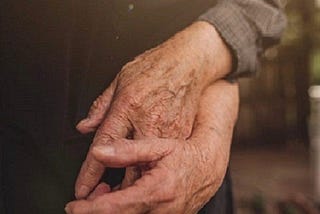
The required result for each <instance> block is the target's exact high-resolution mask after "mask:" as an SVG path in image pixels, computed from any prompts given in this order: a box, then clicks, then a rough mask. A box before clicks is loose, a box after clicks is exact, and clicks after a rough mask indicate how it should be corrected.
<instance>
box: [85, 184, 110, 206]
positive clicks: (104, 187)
mask: <svg viewBox="0 0 320 214" xmlns="http://www.w3.org/2000/svg"><path fill="white" fill-rule="evenodd" d="M109 192H111V187H110V186H109V185H108V184H106V183H104V182H102V183H100V184H99V185H98V186H97V187H96V188H95V189H94V190H93V192H92V193H90V195H89V196H88V198H87V200H89V201H93V200H94V199H96V198H97V197H99V196H101V195H104V194H105V193H109Z"/></svg>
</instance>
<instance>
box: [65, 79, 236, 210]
mask: <svg viewBox="0 0 320 214" xmlns="http://www.w3.org/2000/svg"><path fill="white" fill-rule="evenodd" d="M237 112H238V87H237V85H236V84H233V85H232V84H230V83H226V82H223V81H220V82H218V83H216V84H214V85H213V86H210V87H209V88H208V89H207V90H206V91H205V93H204V94H203V96H202V97H201V101H200V106H199V112H198V114H197V117H196V121H195V125H194V129H193V132H192V135H191V137H190V138H189V139H188V140H185V141H183V142H182V140H174V139H173V140H172V139H171V140H170V139H156V138H150V139H145V140H125V139H121V140H115V142H114V143H113V144H112V145H104V146H101V145H97V146H94V147H93V148H92V153H93V155H94V157H95V158H96V159H97V160H99V161H100V162H101V163H103V164H104V165H105V166H110V167H127V166H132V165H136V164H144V165H146V166H147V167H148V168H149V169H148V170H146V171H145V173H144V174H143V175H142V177H141V178H140V179H138V180H137V181H136V182H135V183H134V185H132V186H130V187H128V188H126V189H123V190H119V191H115V192H111V193H106V194H96V195H95V197H92V200H91V201H89V200H79V201H74V202H71V203H69V204H68V205H67V206H66V212H67V213H68V214H87V213H95V214H99V213H196V212H197V211H198V210H200V209H201V207H202V206H203V205H204V204H205V203H206V202H207V201H208V200H209V199H210V198H211V197H212V196H213V195H214V193H215V192H216V191H217V190H218V188H219V186H220V185H221V182H222V180H223V178H224V175H225V172H226V168H227V165H228V160H229V150H230V142H231V137H232V131H233V126H234V124H235V121H236V118H237Z"/></svg>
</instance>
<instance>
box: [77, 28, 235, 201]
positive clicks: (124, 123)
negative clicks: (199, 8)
mask: <svg viewBox="0 0 320 214" xmlns="http://www.w3.org/2000/svg"><path fill="white" fill-rule="evenodd" d="M215 59H219V60H215ZM230 66H231V56H230V53H229V51H228V49H227V47H226V46H225V44H224V43H223V42H222V40H221V38H220V37H219V35H218V33H217V32H216V31H215V29H214V28H213V27H212V26H211V25H209V24H208V23H205V22H196V23H194V24H193V25H191V26H190V27H188V28H186V29H185V30H184V31H182V32H180V33H178V34H177V35H175V36H174V37H173V38H171V39H170V40H168V41H167V42H165V43H163V44H161V45H160V46H158V47H156V48H154V49H152V50H149V51H147V52H145V53H143V54H142V55H140V56H138V57H137V58H136V59H135V60H134V61H132V62H130V63H128V64H127V65H125V66H124V67H123V69H122V70H121V72H120V73H119V75H118V76H117V78H116V79H115V80H114V81H113V82H112V84H111V86H110V87H109V88H108V89H106V91H105V92H104V93H103V94H102V95H101V96H100V97H99V98H98V99H97V100H96V101H95V102H94V104H93V106H92V107H91V110H90V112H89V115H88V118H86V119H85V120H83V121H81V122H80V123H79V124H78V126H77V128H78V129H79V130H80V131H81V132H82V133H88V132H91V131H94V130H95V129H96V128H97V127H98V126H99V125H100V127H99V129H98V130H97V133H96V136H95V138H94V141H93V143H92V147H94V146H97V145H106V144H111V143H112V142H113V140H114V139H121V138H132V137H133V138H134V139H142V138H146V137H160V138H171V139H187V138H188V137H189V136H190V133H191V130H192V126H193V122H194V118H195V115H196V113H197V111H198V103H199V99H200V96H201V93H202V92H203V90H204V89H205V88H207V87H208V85H209V84H210V83H212V82H213V81H215V80H216V79H219V78H221V77H223V76H224V75H225V74H226V73H228V72H229V71H230ZM104 170H105V166H104V165H103V164H102V163H101V162H99V161H98V160H96V159H95V158H94V156H93V155H92V149H90V151H89V152H88V155H87V158H86V160H85V162H84V163H83V165H82V168H81V170H80V173H79V177H78V179H77V182H76V188H75V189H76V191H75V192H76V198H78V199H79V198H85V197H87V196H88V194H89V193H90V192H91V191H92V190H93V188H94V187H95V186H96V185H97V184H98V182H99V180H100V178H101V176H102V174H103V173H104ZM128 172H129V173H128ZM128 172H127V173H126V179H124V183H123V187H126V186H129V185H131V183H132V182H133V181H134V180H135V179H137V178H138V177H139V176H138V175H136V174H135V173H134V172H133V170H131V171H128ZM130 172H131V173H130Z"/></svg>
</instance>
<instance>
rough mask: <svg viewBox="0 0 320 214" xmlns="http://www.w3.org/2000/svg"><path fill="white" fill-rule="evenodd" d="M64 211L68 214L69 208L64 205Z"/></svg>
mask: <svg viewBox="0 0 320 214" xmlns="http://www.w3.org/2000/svg"><path fill="white" fill-rule="evenodd" d="M64 211H65V212H66V213H67V214H70V207H69V206H68V205H66V207H65V208H64Z"/></svg>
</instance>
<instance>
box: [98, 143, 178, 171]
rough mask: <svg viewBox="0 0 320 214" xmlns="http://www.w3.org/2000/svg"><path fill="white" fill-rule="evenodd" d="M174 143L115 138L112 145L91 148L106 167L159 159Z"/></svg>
mask: <svg viewBox="0 0 320 214" xmlns="http://www.w3.org/2000/svg"><path fill="white" fill-rule="evenodd" d="M175 145H176V144H175V143H174V142H172V140H171V141H170V142H169V141H167V140H165V139H158V138H157V139H146V140H127V139H121V140H115V141H114V143H113V144H112V145H99V146H95V147H94V148H93V149H92V154H93V156H94V157H95V158H96V159H97V160H98V161H100V162H101V163H103V164H104V165H105V166H107V167H127V166H132V165H137V164H141V163H146V162H152V161H156V160H159V159H161V158H163V157H165V156H166V155H168V154H170V153H171V152H172V151H173V150H174V148H175Z"/></svg>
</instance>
